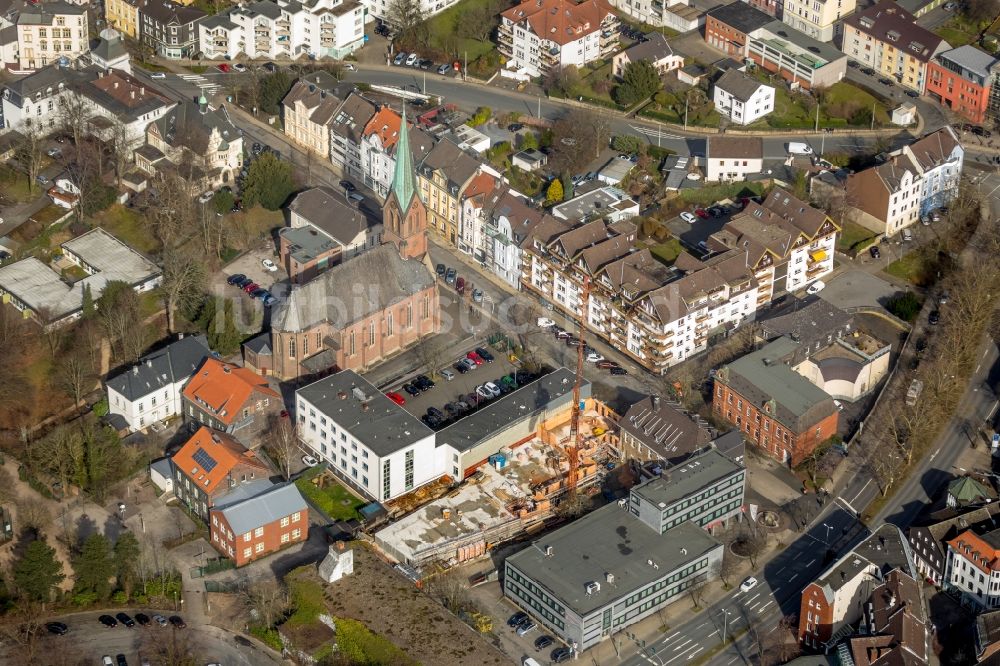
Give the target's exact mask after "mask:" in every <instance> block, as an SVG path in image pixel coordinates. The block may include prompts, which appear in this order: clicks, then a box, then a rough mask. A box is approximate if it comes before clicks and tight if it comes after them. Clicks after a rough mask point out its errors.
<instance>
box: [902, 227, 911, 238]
mask: <svg viewBox="0 0 1000 666" xmlns="http://www.w3.org/2000/svg"><path fill="white" fill-rule="evenodd" d="M903 240H905V241H911V240H913V232H912V231H911V230H910V228H909V227H907V228H905V229H903Z"/></svg>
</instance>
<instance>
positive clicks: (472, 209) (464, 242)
mask: <svg viewBox="0 0 1000 666" xmlns="http://www.w3.org/2000/svg"><path fill="white" fill-rule="evenodd" d="M484 223H485V215H484V211H483V202H482V201H481V199H480V198H478V197H476V198H473V197H467V198H465V199H463V200H462V208H461V210H460V211H459V217H458V236H459V242H458V249H459V250H461V251H462V252H464V253H466V254H471V255H473V257H475V258H476V260H478V261H483V259H484V257H485V256H486V241H487V238H486V235H485V234H484V233H483V225H484Z"/></svg>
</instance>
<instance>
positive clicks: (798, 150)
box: [788, 141, 813, 155]
mask: <svg viewBox="0 0 1000 666" xmlns="http://www.w3.org/2000/svg"><path fill="white" fill-rule="evenodd" d="M788 154H789V155H812V154H813V149H812V148H811V147H810V146H809V144H807V143H802V142H801V141H792V142H791V143H789V144H788Z"/></svg>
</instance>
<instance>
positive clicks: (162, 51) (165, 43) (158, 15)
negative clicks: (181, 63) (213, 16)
mask: <svg viewBox="0 0 1000 666" xmlns="http://www.w3.org/2000/svg"><path fill="white" fill-rule="evenodd" d="M206 16H207V14H205V12H203V11H201V10H200V9H198V8H196V7H185V6H184V5H180V4H177V3H175V2H171V0H144V1H143V3H142V4H141V5H140V6H139V41H140V42H142V44H143V46H146V47H147V48H149V49H152V51H153V53H155V54H156V55H158V56H160V57H163V58H171V59H180V58H191V57H193V56H194V55H195V53H197V52H198V48H199V47H198V23H200V22H201V21H202V20H203V19H204V18H205V17H206Z"/></svg>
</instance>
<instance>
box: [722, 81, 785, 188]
mask: <svg viewBox="0 0 1000 666" xmlns="http://www.w3.org/2000/svg"><path fill="white" fill-rule="evenodd" d="M712 102H713V103H714V104H715V110H716V111H718V112H719V113H720V114H721V115H723V116H725V117H727V118H729V119H730V120H732V121H733V122H734V123H736V124H737V125H749V124H750V123H752V122H755V121H757V120H760V119H761V118H763V117H764V116H766V115H767V114H769V113H771V112H772V111H773V110H774V88H772V87H771V86H769V85H766V84H764V83H761V82H760V81H758V80H757V79H754V78H751V77H749V76H747V75H746V74H744V73H743V72H741V71H739V70H735V69H731V70H729V71H728V72H726V73H725V74H723V75H722V76H720V77H719V79H718V80H717V81H716V82H715V84H714V85H713V86H712ZM758 173H759V172H758Z"/></svg>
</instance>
